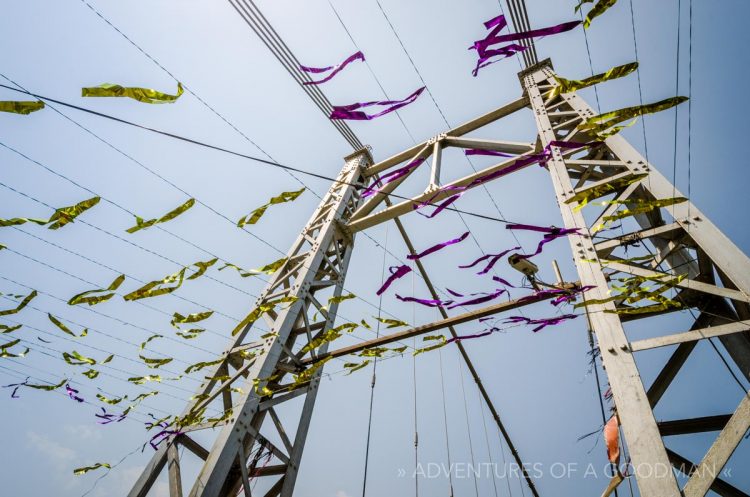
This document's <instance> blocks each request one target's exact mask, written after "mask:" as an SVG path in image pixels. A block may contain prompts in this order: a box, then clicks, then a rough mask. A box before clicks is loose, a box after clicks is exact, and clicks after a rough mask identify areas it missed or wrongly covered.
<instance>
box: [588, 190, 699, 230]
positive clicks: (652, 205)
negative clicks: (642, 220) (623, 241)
mask: <svg viewBox="0 0 750 497" xmlns="http://www.w3.org/2000/svg"><path fill="white" fill-rule="evenodd" d="M687 200H688V199H686V198H685V197H672V198H663V199H657V200H643V199H632V200H609V201H606V202H604V203H607V204H620V205H635V207H632V208H629V209H625V210H623V211H620V212H618V213H616V214H613V215H611V216H604V217H603V218H602V222H601V223H600V224H597V225H596V226H594V229H593V230H592V233H596V232H598V231H601V230H603V229H604V228H606V227H607V226H609V225H611V223H612V222H614V221H617V220H619V219H624V218H626V217H632V216H637V215H639V214H645V213H647V212H651V211H652V210H654V209H660V208H662V207H669V206H671V205H676V204H681V203H683V202H687Z"/></svg>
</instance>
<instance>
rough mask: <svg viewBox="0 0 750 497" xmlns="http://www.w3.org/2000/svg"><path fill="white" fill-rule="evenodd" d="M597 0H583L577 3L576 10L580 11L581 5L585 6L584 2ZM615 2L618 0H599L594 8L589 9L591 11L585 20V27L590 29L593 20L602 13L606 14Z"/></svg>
mask: <svg viewBox="0 0 750 497" xmlns="http://www.w3.org/2000/svg"><path fill="white" fill-rule="evenodd" d="M594 1H595V0H581V1H580V2H579V3H578V5H576V8H575V12H578V11H579V10H581V7H583V4H585V3H594ZM615 3H617V0H599V1H598V2H597V3H596V5H594V8H593V9H591V10H590V11H589V13H588V14H587V15H586V19H584V21H583V27H584V29H588V28H589V26H591V21H593V20H594V19H595V18H597V17H599V16H600V15H602V14H604V13H605V12H606V11H607V10H608V9H609V8H610V7H612V6H613V5H614V4H615Z"/></svg>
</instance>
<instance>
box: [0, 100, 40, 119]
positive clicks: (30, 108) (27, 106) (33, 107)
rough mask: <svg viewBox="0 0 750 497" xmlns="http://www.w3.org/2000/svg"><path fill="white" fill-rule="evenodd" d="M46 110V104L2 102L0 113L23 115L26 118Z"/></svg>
mask: <svg viewBox="0 0 750 497" xmlns="http://www.w3.org/2000/svg"><path fill="white" fill-rule="evenodd" d="M43 108H44V102H41V101H37V102H30V101H7V100H6V101H2V102H0V112H10V113H11V114H23V115H25V116H27V115H29V114H31V113H32V112H36V111H38V110H42V109H43Z"/></svg>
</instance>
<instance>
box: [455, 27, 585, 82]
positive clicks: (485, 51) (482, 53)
mask: <svg viewBox="0 0 750 497" xmlns="http://www.w3.org/2000/svg"><path fill="white" fill-rule="evenodd" d="M579 24H581V21H571V22H566V23H562V24H558V25H556V26H550V27H547V28H541V29H532V30H530V31H521V32H518V33H510V34H506V35H499V33H500V31H502V30H503V29H504V28H505V27H506V26H507V25H508V23H507V21H506V20H505V16H503V15H500V16H497V17H494V18H492V19H490V20H489V21H486V22H485V23H484V27H485V28H486V29H490V28H492V29H491V31H490V32H489V34H487V36H486V37H485V38H484V39H483V40H479V41H476V42H474V44H473V45H472V46H471V47H469V50H476V51H477V54H478V55H479V60H477V65H476V67H475V68H474V70H473V71H472V75H473V76H474V77H476V76H477V74H478V72H479V69H481V68H482V67H486V66H488V65H490V64H493V63H495V62H497V60H495V61H490V59H491V58H492V57H496V56H501V59H499V60H502V59H504V58H506V57H510V56H512V55H514V54H516V53H518V52H522V51H523V50H526V47H524V46H521V45H518V44H516V43H510V44H508V45H505V46H502V47H499V48H495V49H492V50H490V49H489V48H490V47H491V46H492V45H497V44H499V43H507V42H512V41H519V40H525V39H528V38H539V37H543V36H549V35H553V34H558V33H564V32H566V31H570V30H571V29H573V28H575V27H576V26H578V25H579Z"/></svg>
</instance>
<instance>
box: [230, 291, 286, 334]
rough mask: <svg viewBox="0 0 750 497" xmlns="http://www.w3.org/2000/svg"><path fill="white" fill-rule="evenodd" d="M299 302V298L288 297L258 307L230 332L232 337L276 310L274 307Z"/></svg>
mask: <svg viewBox="0 0 750 497" xmlns="http://www.w3.org/2000/svg"><path fill="white" fill-rule="evenodd" d="M298 300H299V297H295V296H294V295H290V296H287V297H282V298H280V299H276V300H272V301H270V302H266V303H265V304H260V305H259V306H258V307H256V308H255V309H253V310H252V311H250V314H248V315H247V316H246V317H245V319H243V320H242V321H240V322H239V324H237V326H235V328H234V329H233V330H232V336H235V335H237V334H238V333H239V332H240V331H242V330H243V329H244V328H245V327H246V326H249V325H250V324H252V323H254V322H255V321H257V320H258V319H259V318H260V317H261V316H263V315H264V314H267V313H269V312H271V311H273V310H274V309H276V306H277V305H279V304H294V303H295V302H297V301H298Z"/></svg>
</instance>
